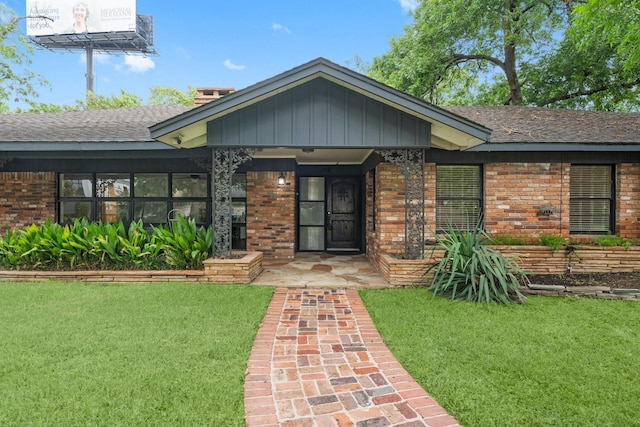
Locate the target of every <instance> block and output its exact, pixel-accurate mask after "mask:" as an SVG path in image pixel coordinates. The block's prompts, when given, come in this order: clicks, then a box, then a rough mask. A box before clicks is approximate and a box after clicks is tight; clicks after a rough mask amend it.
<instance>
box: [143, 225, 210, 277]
mask: <svg viewBox="0 0 640 427" xmlns="http://www.w3.org/2000/svg"><path fill="white" fill-rule="evenodd" d="M153 236H154V237H155V239H156V240H157V243H158V244H160V245H162V250H163V252H164V254H165V257H166V260H165V261H166V262H167V264H169V266H170V267H171V268H175V269H201V268H202V267H203V265H202V263H203V261H204V260H206V259H207V258H209V255H211V247H212V245H213V228H212V227H209V228H205V227H197V226H196V221H195V220H194V219H193V218H184V217H183V216H182V215H179V216H178V218H177V220H176V221H174V222H172V223H171V227H167V226H165V225H163V226H159V227H154V228H153Z"/></svg>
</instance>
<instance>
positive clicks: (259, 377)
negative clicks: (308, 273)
mask: <svg viewBox="0 0 640 427" xmlns="http://www.w3.org/2000/svg"><path fill="white" fill-rule="evenodd" d="M286 297H287V289H285V288H277V289H276V290H275V292H274V294H273V297H271V302H270V303H269V307H268V308H267V312H266V314H265V316H264V319H263V320H262V323H261V325H260V328H259V329H258V333H257V334H256V338H255V340H254V342H253V347H252V348H251V353H250V354H249V360H248V362H247V370H246V372H245V378H244V414H245V423H246V426H247V427H257V426H261V427H270V426H272V427H278V416H277V415H276V406H275V401H274V400H273V388H272V384H271V359H272V358H273V345H274V343H275V339H276V332H277V330H278V324H279V322H280V315H281V313H282V310H283V309H284V305H285V302H286Z"/></svg>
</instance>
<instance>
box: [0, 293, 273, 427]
mask: <svg viewBox="0 0 640 427" xmlns="http://www.w3.org/2000/svg"><path fill="white" fill-rule="evenodd" d="M272 293H273V290H272V289H270V288H262V287H249V286H240V285H234V286H226V285H207V284H176V283H172V284H127V285H116V284H108V285H101V284H81V283H53V282H48V283H39V284H34V283H0V325H2V327H1V328H0V355H1V356H0V425H2V426H18V425H20V426H22V425H51V426H53V425H65V426H74V425H83V426H84V425H95V426H125V425H126V426H136V425H145V426H147V425H171V426H173V425H189V426H195V425H224V426H243V425H244V408H243V380H244V370H245V369H246V362H247V359H248V355H249V351H250V349H251V345H252V342H253V338H254V337H255V333H256V332H257V329H258V326H259V324H260V322H261V320H262V317H263V316H264V313H265V311H266V308H267V305H268V302H269V300H270V298H271V295H272Z"/></svg>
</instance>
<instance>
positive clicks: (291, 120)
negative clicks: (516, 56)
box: [0, 59, 640, 265]
mask: <svg viewBox="0 0 640 427" xmlns="http://www.w3.org/2000/svg"><path fill="white" fill-rule="evenodd" d="M178 214H182V215H185V216H191V217H193V218H195V219H196V220H197V221H198V222H199V223H202V224H211V223H213V224H214V225H215V227H216V245H217V250H218V252H219V253H224V252H226V251H229V250H231V249H243V250H248V251H261V252H263V253H264V256H265V257H267V258H293V257H294V256H295V253H296V252H300V251H314V252H317V251H321V252H322V251H327V252H334V253H361V252H362V253H366V254H367V255H368V256H369V258H370V259H371V260H372V261H373V262H374V264H375V265H378V260H379V257H380V256H381V255H382V254H404V255H406V256H410V257H415V256H420V254H421V253H422V251H423V250H424V248H425V245H428V244H429V243H430V241H432V240H433V236H434V233H437V232H438V231H441V230H444V229H446V227H447V226H448V224H453V225H455V226H458V227H471V226H473V225H474V224H475V221H477V219H478V218H479V217H480V216H482V218H483V221H484V227H485V230H486V231H487V232H488V233H489V234H490V235H509V236H514V237H516V236H521V237H525V238H527V239H531V240H534V239H536V238H537V237H539V236H542V235H556V236H561V237H564V238H569V237H570V238H572V239H575V240H580V239H584V240H588V239H592V238H593V237H594V236H597V235H603V234H605V235H606V234H619V235H620V237H622V238H626V239H638V238H640V229H639V228H638V218H639V217H640V115H637V114H618V113H594V112H578V111H561V110H555V111H554V110H546V109H537V108H526V107H452V108H449V109H442V108H438V107H435V106H432V105H430V104H427V103H424V102H422V101H421V100H418V99H415V98H412V97H410V96H407V95H405V94H403V93H400V92H398V91H396V90H394V89H392V88H389V87H387V86H384V85H381V84H379V83H377V82H375V81H373V80H371V79H368V78H367V77H364V76H362V75H360V74H358V73H355V72H353V71H350V70H347V69H345V68H342V67H340V66H338V65H335V64H333V63H331V62H329V61H326V60H324V59H317V60H315V61H312V62H310V63H307V64H304V65H302V66H300V67H297V68H295V69H293V70H290V71H288V72H285V73H283V74H281V75H278V76H275V77H273V78H271V79H269V80H266V81H264V82H261V83H258V84H256V85H254V86H251V87H249V88H247V89H244V90H240V91H238V92H234V93H230V94H229V95H227V96H225V97H223V98H221V99H219V100H216V101H214V102H211V103H208V104H205V105H203V106H200V107H197V108H194V109H186V108H181V107H173V108H168V107H138V108H133V109H121V110H104V111H85V112H75V113H54V114H45V115H13V116H3V117H1V118H0V224H1V225H2V226H3V227H5V228H6V227H9V228H13V227H20V226H24V225H27V224H30V223H33V222H35V223H38V222H42V221H45V220H47V219H49V220H52V221H59V222H69V221H72V220H73V219H74V218H77V217H88V218H90V219H93V220H103V221H117V220H123V221H125V222H130V221H133V220H138V219H142V221H144V222H145V223H147V224H157V223H166V222H170V221H171V220H172V218H175V216H176V215H178Z"/></svg>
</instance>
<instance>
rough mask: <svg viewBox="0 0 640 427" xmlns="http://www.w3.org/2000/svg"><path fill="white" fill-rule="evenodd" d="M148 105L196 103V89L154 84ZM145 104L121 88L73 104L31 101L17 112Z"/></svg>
mask: <svg viewBox="0 0 640 427" xmlns="http://www.w3.org/2000/svg"><path fill="white" fill-rule="evenodd" d="M150 91H151V96H150V97H149V99H148V101H147V105H186V106H193V105H195V96H196V94H197V91H196V89H195V88H194V87H193V86H191V85H188V89H187V91H186V92H182V91H181V90H180V89H176V88H173V87H170V86H153V87H152V88H151V89H150ZM141 105H143V102H142V98H141V97H140V96H138V95H134V94H132V93H128V92H126V91H124V90H120V95H113V94H112V95H100V94H96V93H93V92H87V98H86V99H84V100H83V99H76V103H75V104H73V105H56V104H46V103H36V102H31V103H30V104H29V108H27V109H20V108H18V109H16V111H15V112H16V113H57V112H62V111H78V110H101V109H108V108H124V107H138V106H141Z"/></svg>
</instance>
